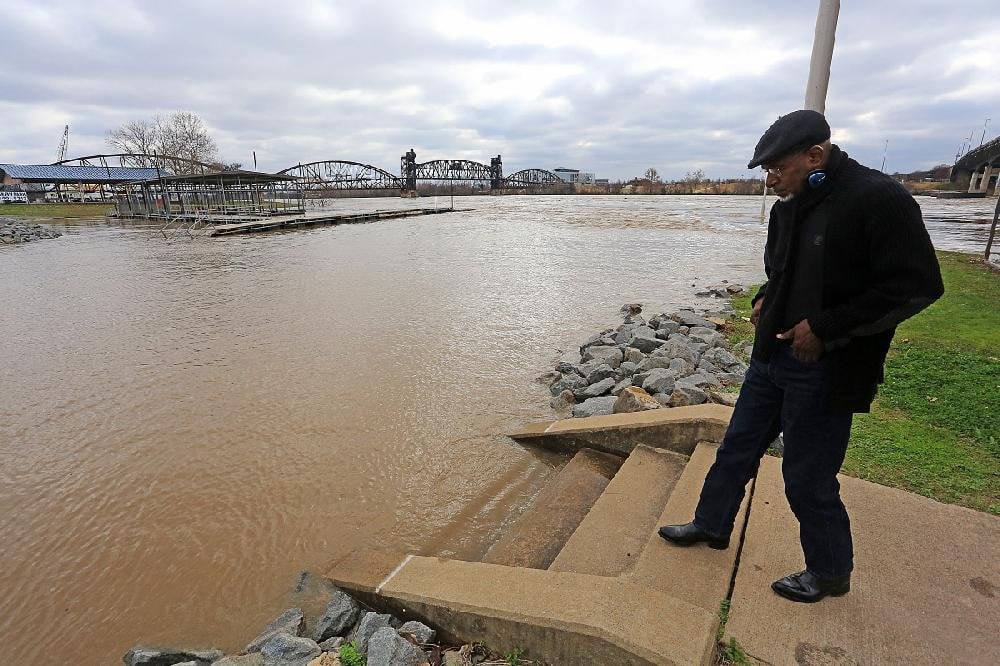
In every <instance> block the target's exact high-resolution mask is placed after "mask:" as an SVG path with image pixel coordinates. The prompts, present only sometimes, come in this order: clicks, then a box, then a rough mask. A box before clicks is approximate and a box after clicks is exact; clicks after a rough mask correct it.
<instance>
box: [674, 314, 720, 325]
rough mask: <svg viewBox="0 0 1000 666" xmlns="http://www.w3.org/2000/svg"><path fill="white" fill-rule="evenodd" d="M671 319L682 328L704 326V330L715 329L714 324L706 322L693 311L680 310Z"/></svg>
mask: <svg viewBox="0 0 1000 666" xmlns="http://www.w3.org/2000/svg"><path fill="white" fill-rule="evenodd" d="M673 319H675V320H676V321H678V322H680V324H681V325H682V326H704V327H706V328H713V329H714V328H715V324H713V323H712V322H710V321H708V320H707V319H705V318H704V317H702V316H701V315H699V314H696V313H695V312H694V311H693V310H681V311H680V312H678V313H676V314H675V315H674V316H673Z"/></svg>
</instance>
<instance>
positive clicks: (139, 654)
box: [122, 645, 226, 666]
mask: <svg viewBox="0 0 1000 666" xmlns="http://www.w3.org/2000/svg"><path fill="white" fill-rule="evenodd" d="M224 656H226V655H225V654H223V653H222V652H221V651H219V650H180V649H175V648H162V649H160V648H151V647H144V646H141V645H137V646H135V647H134V648H132V649H131V650H129V651H128V652H126V653H125V656H124V657H122V661H124V662H125V666H168V665H170V664H180V663H183V662H185V661H193V662H195V663H196V664H198V666H209V664H212V663H213V662H216V661H218V660H219V659H222V658H223V657H224Z"/></svg>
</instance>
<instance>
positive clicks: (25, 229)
mask: <svg viewBox="0 0 1000 666" xmlns="http://www.w3.org/2000/svg"><path fill="white" fill-rule="evenodd" d="M60 236H62V234H61V233H59V232H58V231H53V230H52V229H50V228H49V227H43V226H42V225H40V224H27V223H25V222H15V221H14V220H5V219H0V245H13V244H15V243H27V242H29V241H33V240H41V239H43V238H59V237H60Z"/></svg>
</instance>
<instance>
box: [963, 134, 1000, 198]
mask: <svg viewBox="0 0 1000 666" xmlns="http://www.w3.org/2000/svg"><path fill="white" fill-rule="evenodd" d="M998 175H1000V136H998V137H997V138H995V139H993V140H992V141H990V142H989V143H984V144H983V145H981V146H979V147H978V148H976V149H975V150H970V151H969V152H967V153H966V154H965V155H963V156H962V157H961V159H959V160H958V161H957V162H955V166H953V167H952V168H951V182H953V183H957V184H958V186H959V187H965V186H966V185H968V188H969V190H968V191H969V192H982V193H983V194H988V193H990V192H992V193H994V194H996V193H997V192H998V190H997V177H998Z"/></svg>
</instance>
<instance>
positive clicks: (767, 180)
mask: <svg viewBox="0 0 1000 666" xmlns="http://www.w3.org/2000/svg"><path fill="white" fill-rule="evenodd" d="M778 180H779V178H778V177H777V176H776V175H774V174H773V173H771V172H770V171H768V172H767V174H766V175H765V176H764V184H765V185H767V186H768V187H774V186H775V185H777V183H778Z"/></svg>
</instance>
